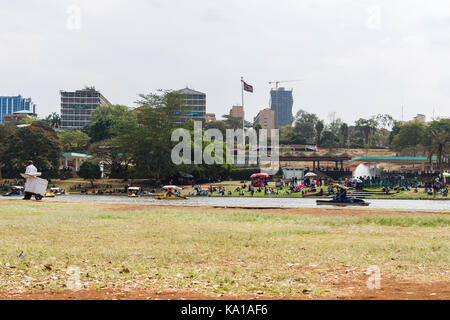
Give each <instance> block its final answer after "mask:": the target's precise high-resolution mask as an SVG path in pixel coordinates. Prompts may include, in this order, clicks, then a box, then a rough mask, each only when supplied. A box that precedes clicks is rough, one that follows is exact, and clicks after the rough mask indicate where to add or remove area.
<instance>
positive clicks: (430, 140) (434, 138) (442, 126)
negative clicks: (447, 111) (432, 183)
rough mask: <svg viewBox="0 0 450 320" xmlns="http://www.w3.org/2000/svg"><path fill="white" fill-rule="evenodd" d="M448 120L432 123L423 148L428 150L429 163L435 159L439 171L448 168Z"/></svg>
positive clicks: (449, 122) (449, 162)
mask: <svg viewBox="0 0 450 320" xmlns="http://www.w3.org/2000/svg"><path fill="white" fill-rule="evenodd" d="M449 139H450V119H440V120H435V121H432V122H431V123H430V124H429V126H428V128H427V132H426V136H425V146H426V147H427V149H428V155H429V158H430V162H431V160H432V158H433V157H436V158H437V163H438V168H439V171H440V172H442V171H443V169H448V168H449V167H450V145H449V144H450V142H449Z"/></svg>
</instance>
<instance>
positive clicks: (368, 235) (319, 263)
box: [0, 201, 450, 296]
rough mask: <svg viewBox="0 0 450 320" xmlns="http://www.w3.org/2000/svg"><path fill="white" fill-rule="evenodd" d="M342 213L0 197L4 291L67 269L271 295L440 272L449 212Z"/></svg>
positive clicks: (444, 276)
mask: <svg viewBox="0 0 450 320" xmlns="http://www.w3.org/2000/svg"><path fill="white" fill-rule="evenodd" d="M341 212H342V215H341V216H337V215H336V214H334V215H320V216H317V215H308V214H305V215H291V214H280V213H279V212H271V211H270V210H265V211H264V212H249V211H243V210H237V209H230V210H224V209H221V210H216V209H212V208H198V209H197V210H192V209H191V210H184V209H183V208H158V207H151V206H140V207H137V208H133V209H129V210H128V209H127V207H126V206H119V207H117V206H112V205H111V204H93V203H45V202H44V203H36V202H29V203H28V202H27V203H25V202H22V201H0V230H1V237H0V289H2V290H9V291H17V290H19V291H20V290H22V291H28V290H32V289H56V290H62V289H64V288H65V284H66V280H67V278H68V275H67V274H66V269H67V267H68V266H78V267H80V269H81V272H82V277H81V280H82V283H83V285H84V287H86V288H94V289H95V288H114V287H116V288H117V287H136V288H152V289H160V290H164V289H168V288H178V289H191V290H198V291H199V292H205V293H214V292H225V293H255V292H259V291H261V292H264V293H265V294H269V295H275V296H277V295H284V294H290V295H296V294H302V292H304V290H305V289H308V290H312V292H313V294H315V295H318V296H320V295H323V294H326V292H328V289H329V287H330V283H329V282H328V281H324V279H328V278H334V277H336V276H338V275H339V274H340V273H342V272H343V271H344V270H349V269H351V270H353V271H352V272H356V274H358V275H361V274H363V272H364V271H365V270H366V269H367V267H368V266H370V265H377V266H379V267H380V268H381V270H382V273H383V275H386V276H393V277H400V278H415V279H423V280H424V281H438V280H448V278H449V262H450V261H449V254H448V253H449V252H450V242H449V240H450V217H448V216H446V215H430V214H427V213H416V214H411V216H405V214H404V213H403V214H399V213H396V212H390V213H389V214H386V213H383V215H377V214H370V215H369V214H367V215H359V216H347V215H346V211H345V210H342V211H341ZM21 251H24V254H25V258H23V259H19V258H18V255H19V253H20V252H21ZM46 266H47V267H46ZM323 270H328V271H327V274H326V277H325V276H324V274H323ZM333 270H334V271H333ZM333 290H334V289H333ZM336 290H337V289H336Z"/></svg>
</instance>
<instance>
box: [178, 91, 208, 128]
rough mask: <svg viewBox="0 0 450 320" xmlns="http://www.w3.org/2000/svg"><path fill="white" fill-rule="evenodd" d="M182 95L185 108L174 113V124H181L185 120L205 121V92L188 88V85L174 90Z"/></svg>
mask: <svg viewBox="0 0 450 320" xmlns="http://www.w3.org/2000/svg"><path fill="white" fill-rule="evenodd" d="M175 92H176V93H179V94H182V95H183V96H184V101H185V108H184V110H180V111H178V112H177V113H176V115H177V116H176V118H175V121H174V123H175V125H177V126H182V125H183V123H185V122H186V121H188V120H190V119H193V120H195V121H202V122H203V123H204V122H205V119H206V94H204V93H202V92H199V91H195V90H192V89H189V88H188V87H186V88H184V89H181V90H178V91H175Z"/></svg>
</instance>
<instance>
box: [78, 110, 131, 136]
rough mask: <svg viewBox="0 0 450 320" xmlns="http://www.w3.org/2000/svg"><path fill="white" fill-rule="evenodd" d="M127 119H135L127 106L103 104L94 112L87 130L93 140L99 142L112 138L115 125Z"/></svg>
mask: <svg viewBox="0 0 450 320" xmlns="http://www.w3.org/2000/svg"><path fill="white" fill-rule="evenodd" d="M127 121H135V117H134V115H133V113H132V111H131V110H130V109H129V108H128V107H127V106H122V105H112V106H107V105H102V106H99V107H98V108H97V109H95V110H94V111H93V112H92V115H91V121H90V123H89V125H88V127H87V128H86V130H87V132H88V134H89V136H90V137H91V141H92V142H98V141H102V140H106V139H110V138H112V136H113V135H114V129H115V127H117V126H119V125H120V124H121V123H123V122H127Z"/></svg>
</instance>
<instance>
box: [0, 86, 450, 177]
mask: <svg viewBox="0 0 450 320" xmlns="http://www.w3.org/2000/svg"><path fill="white" fill-rule="evenodd" d="M136 103H137V105H138V107H136V108H134V109H130V108H128V107H127V106H123V105H112V106H100V107H99V108H97V109H96V110H94V111H93V112H92V115H91V121H90V124H89V125H88V126H87V127H85V128H84V129H83V130H81V131H80V130H60V129H59V127H60V123H61V119H60V117H59V115H58V114H56V113H53V114H51V115H49V116H48V117H47V118H45V119H43V120H38V121H30V120H25V121H24V123H26V124H29V126H26V127H15V126H7V125H0V172H2V173H3V175H4V176H7V177H17V176H18V174H19V173H20V172H22V171H23V169H24V166H25V162H26V161H27V160H30V159H32V160H33V161H34V162H35V164H36V166H37V167H38V169H39V170H40V171H42V172H43V173H44V175H46V176H48V177H55V176H58V175H61V172H60V171H59V168H60V166H61V163H62V162H61V160H62V154H63V153H64V152H78V153H87V154H89V155H92V156H93V159H92V160H91V161H92V162H94V163H100V162H101V163H103V164H104V167H105V171H106V172H107V175H108V177H110V178H123V179H126V178H130V177H133V178H147V179H152V180H154V181H155V182H161V181H166V180H167V179H169V178H170V177H174V176H183V175H187V174H191V175H193V176H195V177H196V178H202V177H213V176H217V177H219V176H222V177H224V176H229V175H230V173H231V171H232V169H233V166H230V165H189V166H188V165H179V166H176V165H174V164H173V163H172V161H171V150H172V148H173V147H174V145H175V144H176V142H172V141H171V135H172V132H173V130H175V129H176V127H175V126H174V124H173V123H174V119H175V117H177V115H178V114H179V112H180V111H181V110H183V109H184V108H185V106H184V99H183V96H182V95H180V94H178V93H175V92H173V91H170V90H160V91H158V92H156V93H150V94H142V95H140V96H139V99H138V101H137V102H136ZM224 118H225V120H219V121H215V122H209V123H206V124H205V125H204V129H205V130H207V129H218V130H220V131H221V132H222V133H223V134H224V135H225V131H226V129H240V128H242V119H238V118H233V117H231V116H226V117H225V116H224ZM245 126H246V127H247V128H249V127H252V124H251V123H248V122H246V123H245ZM183 127H184V128H185V129H187V130H189V131H190V132H191V134H192V135H193V121H188V122H187V123H185V124H184V126H183ZM260 128H261V127H260V126H254V129H255V130H259V129H260ZM449 134H450V119H440V120H434V121H432V122H430V123H428V124H424V123H420V122H417V121H413V122H405V123H402V122H398V121H395V120H394V119H393V118H392V117H391V116H390V115H388V114H380V115H376V116H373V117H371V118H370V119H363V118H361V119H358V120H357V121H355V123H354V124H352V125H349V124H347V123H345V122H344V121H342V120H341V119H339V118H336V117H335V116H334V115H332V117H330V121H328V122H327V123H326V122H325V121H324V120H321V119H319V117H318V116H317V115H315V114H314V113H309V112H307V111H305V110H300V111H299V112H298V113H297V114H296V115H295V117H294V119H293V121H292V123H291V124H290V125H287V126H285V127H282V128H281V129H280V144H285V145H289V144H291V145H292V144H302V145H317V146H319V147H323V148H327V149H330V150H332V149H335V148H386V149H391V150H394V151H397V152H398V153H399V154H401V155H411V156H419V155H420V156H427V157H430V158H431V157H437V159H438V166H439V168H438V169H439V170H441V171H442V170H444V169H448V168H449V152H450V148H449ZM192 143H194V142H192ZM207 144H208V143H204V145H203V146H202V148H205V147H206V146H207ZM224 148H225V146H224ZM192 149H193V148H192ZM224 154H225V152H224ZM96 174H98V173H96Z"/></svg>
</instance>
